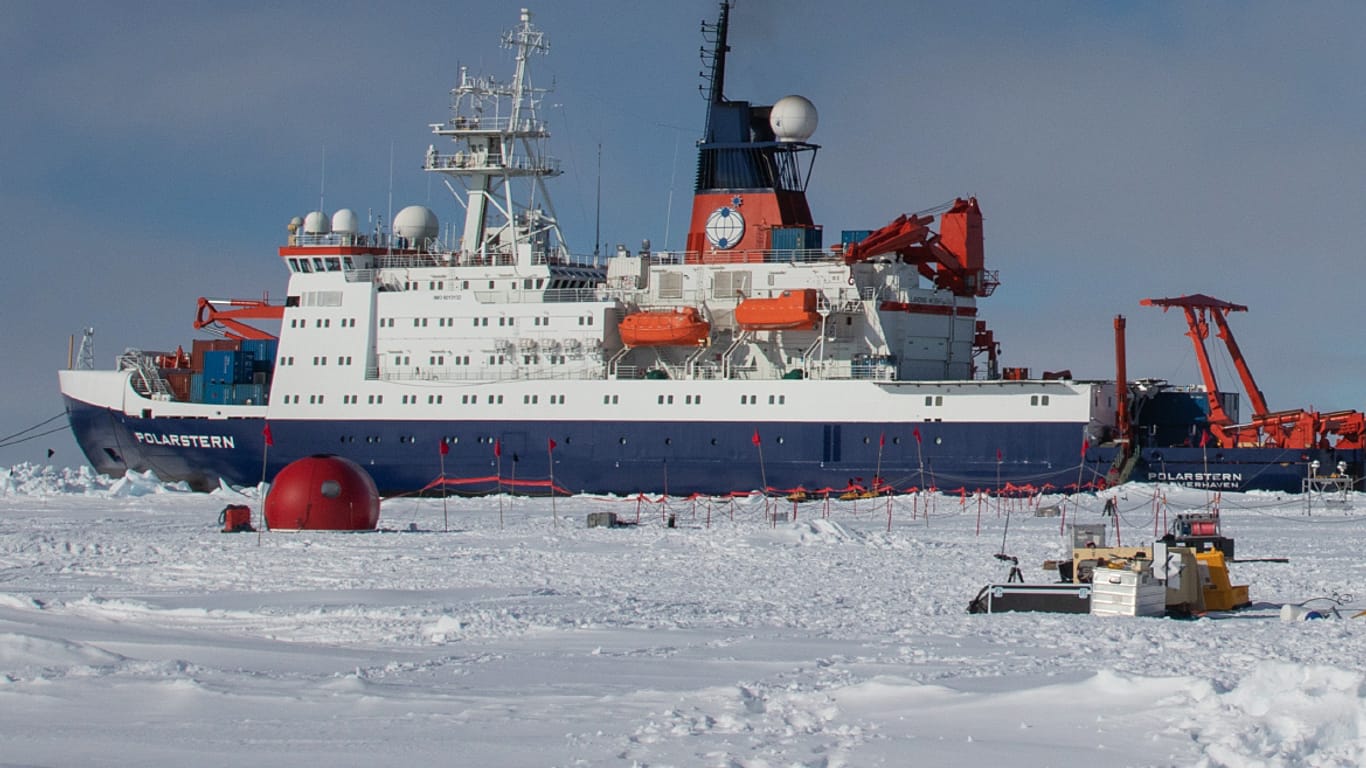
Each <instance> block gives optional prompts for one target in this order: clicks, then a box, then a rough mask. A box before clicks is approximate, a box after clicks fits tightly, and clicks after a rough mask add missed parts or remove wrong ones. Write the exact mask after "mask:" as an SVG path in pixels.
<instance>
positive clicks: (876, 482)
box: [873, 432, 891, 530]
mask: <svg viewBox="0 0 1366 768" xmlns="http://www.w3.org/2000/svg"><path fill="white" fill-rule="evenodd" d="M885 445H887V433H886V432H883V433H882V434H880V435H878V436H877V465H876V466H874V467H873V493H875V494H876V493H881V488H880V487H879V486H881V485H882V448H883V446H885ZM887 519H888V520H891V516H890V515H888V518H887ZM887 528H888V530H890V529H891V523H890V522H889V523H888V524H887Z"/></svg>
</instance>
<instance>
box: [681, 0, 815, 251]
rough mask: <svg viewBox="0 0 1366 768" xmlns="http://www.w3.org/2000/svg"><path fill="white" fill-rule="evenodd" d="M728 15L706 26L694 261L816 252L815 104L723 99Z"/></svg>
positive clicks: (691, 234)
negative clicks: (812, 193) (810, 195)
mask: <svg viewBox="0 0 1366 768" xmlns="http://www.w3.org/2000/svg"><path fill="white" fill-rule="evenodd" d="M729 15H730V6H729V4H728V3H724V2H723V3H722V4H721V14H720V17H719V18H718V20H717V22H716V24H714V25H712V24H703V33H704V34H706V35H707V36H708V39H709V40H710V42H711V43H712V48H711V50H710V51H704V63H705V64H706V65H707V72H706V73H704V74H706V75H708V88H707V93H708V99H709V103H708V106H707V126H706V130H705V133H704V135H703V140H702V144H701V145H700V146H699V148H698V158H697V185H696V189H695V192H694V197H693V210H692V223H691V226H690V227H689V230H688V243H687V250H688V252H689V258H690V259H693V260H696V261H704V262H725V261H759V260H762V253H763V252H764V251H767V250H771V249H774V248H782V249H785V250H804V249H815V250H818V249H820V248H821V247H822V242H821V232H820V229H819V228H817V227H816V226H815V224H814V223H813V222H812V220H811V209H810V207H809V206H808V205H807V202H806V184H807V180H808V179H809V177H810V172H811V166H812V164H813V163H814V162H815V158H816V150H817V149H819V147H817V145H815V144H810V143H808V142H807V139H809V138H810V137H811V134H812V133H813V132H814V131H815V128H816V121H817V116H816V108H815V107H814V106H812V104H811V102H810V101H807V100H806V99H805V98H803V97H801V96H785V97H783V98H782V99H779V100H778V102H777V103H776V104H774V105H773V106H759V105H754V104H750V103H749V102H747V101H731V100H730V99H727V98H726V97H725V94H724V90H725V76H726V53H727V52H728V51H729V47H728V46H727V44H726V33H727V27H728V24H729Z"/></svg>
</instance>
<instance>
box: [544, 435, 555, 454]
mask: <svg viewBox="0 0 1366 768" xmlns="http://www.w3.org/2000/svg"><path fill="white" fill-rule="evenodd" d="M546 446H547V448H546V450H548V451H550V452H551V453H554V452H555V438H553V437H547V438H546Z"/></svg>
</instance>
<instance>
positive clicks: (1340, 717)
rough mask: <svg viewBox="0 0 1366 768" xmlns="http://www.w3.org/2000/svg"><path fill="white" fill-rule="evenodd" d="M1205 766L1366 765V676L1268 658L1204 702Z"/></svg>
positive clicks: (1200, 717) (1200, 720)
mask: <svg viewBox="0 0 1366 768" xmlns="http://www.w3.org/2000/svg"><path fill="white" fill-rule="evenodd" d="M1196 712H1197V714H1196V716H1195V718H1194V720H1195V722H1194V723H1193V724H1192V726H1191V731H1192V734H1191V735H1192V737H1193V738H1195V739H1196V740H1198V741H1200V742H1201V743H1203V744H1204V745H1205V760H1203V761H1201V763H1200V765H1201V766H1232V767H1234V768H1241V766H1282V765H1287V766H1288V765H1322V766H1330V765H1331V766H1338V765H1344V766H1345V765H1366V674H1363V673H1362V672H1360V671H1355V670H1351V671H1349V670H1344V669H1338V668H1335V667H1328V666H1315V665H1300V664H1290V663H1285V662H1264V663H1262V664H1260V665H1258V666H1257V667H1256V668H1255V669H1253V670H1252V671H1251V673H1250V674H1248V675H1247V676H1246V677H1245V678H1243V679H1242V680H1241V681H1239V683H1238V684H1237V685H1236V686H1235V687H1234V688H1233V689H1232V690H1230V691H1228V692H1226V693H1223V694H1221V695H1218V696H1213V697H1209V698H1207V699H1205V700H1204V701H1202V702H1199V704H1198V705H1197V710H1196Z"/></svg>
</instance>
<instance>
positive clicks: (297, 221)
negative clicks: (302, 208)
mask: <svg viewBox="0 0 1366 768" xmlns="http://www.w3.org/2000/svg"><path fill="white" fill-rule="evenodd" d="M303 226H304V220H303V218H302V217H300V216H295V217H294V218H292V219H290V220H289V226H288V227H286V229H288V230H289V231H290V232H298V231H299V230H300V229H303Z"/></svg>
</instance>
